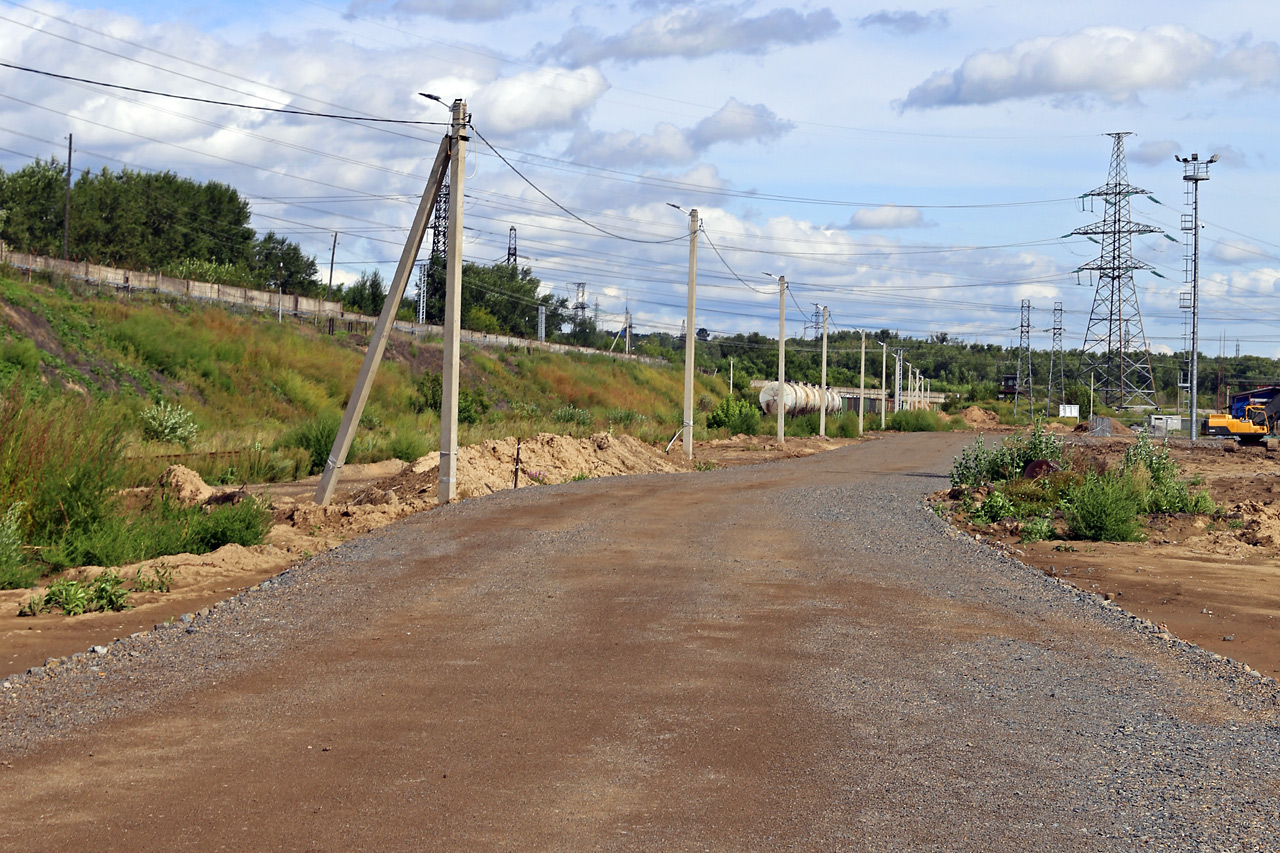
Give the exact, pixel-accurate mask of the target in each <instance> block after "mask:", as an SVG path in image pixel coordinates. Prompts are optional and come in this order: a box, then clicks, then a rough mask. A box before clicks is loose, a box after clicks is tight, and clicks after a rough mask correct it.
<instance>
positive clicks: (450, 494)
mask: <svg viewBox="0 0 1280 853" xmlns="http://www.w3.org/2000/svg"><path fill="white" fill-rule="evenodd" d="M466 124H467V102H466V101H464V100H462V99H461V98H459V99H457V100H456V101H454V102H453V128H452V130H451V131H450V139H451V145H452V148H453V154H452V156H451V157H450V158H449V240H448V243H447V247H446V252H447V253H448V254H447V260H446V265H445V291H444V368H443V373H444V375H443V376H442V377H441V379H442V381H441V383H440V384H441V388H440V481H439V483H438V485H437V486H436V500H437V501H438V502H439V503H442V504H447V503H449V501H451V500H453V499H454V498H456V497H457V496H458V480H457V472H458V368H459V358H460V355H461V353H460V352H459V350H460V349H461V346H462V180H463V178H464V177H465V175H466V172H467V169H466V159H467V136H466V134H464V133H463V130H464V129H465V128H466Z"/></svg>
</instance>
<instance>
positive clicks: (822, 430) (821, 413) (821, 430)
mask: <svg viewBox="0 0 1280 853" xmlns="http://www.w3.org/2000/svg"><path fill="white" fill-rule="evenodd" d="M827 316H828V314H827V306H825V305H823V306H822V408H821V409H819V410H818V435H820V436H822V437H823V438H826V437H827Z"/></svg>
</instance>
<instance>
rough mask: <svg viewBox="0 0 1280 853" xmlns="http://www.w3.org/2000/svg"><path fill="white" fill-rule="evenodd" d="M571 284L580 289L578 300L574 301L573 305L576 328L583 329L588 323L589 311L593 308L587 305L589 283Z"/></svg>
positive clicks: (577, 282)
mask: <svg viewBox="0 0 1280 853" xmlns="http://www.w3.org/2000/svg"><path fill="white" fill-rule="evenodd" d="M571 284H572V285H573V286H574V287H576V288H577V289H578V298H577V299H575V300H574V302H573V305H572V306H571V307H572V308H573V323H574V326H575V327H577V328H579V329H581V328H582V327H583V325H584V324H585V323H586V322H587V309H588V308H589V307H591V306H589V305H588V304H587V283H586V282H585V281H575V282H571Z"/></svg>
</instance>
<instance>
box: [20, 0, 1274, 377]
mask: <svg viewBox="0 0 1280 853" xmlns="http://www.w3.org/2000/svg"><path fill="white" fill-rule="evenodd" d="M1277 39H1280V6H1278V5H1275V4H1270V3H1261V2H1258V0H1251V2H1236V0H1220V1H1219V2H1215V3H1203V2H1199V3H1190V2H1182V0H1161V2H1153V0H1132V2H1128V3H1116V2H1114V0H1107V2H1100V0H1078V2H1075V3H1070V4H1066V3H1052V4H1051V3H1026V2H1019V3H1015V2H1007V0H988V2H980V3H979V2H968V0H960V2H953V3H950V4H948V5H945V6H937V7H934V6H928V5H924V6H909V5H906V6H896V5H895V6H881V5H878V3H852V2H848V3H832V4H830V5H823V4H822V3H820V2H809V3H799V4H793V5H784V4H781V3H778V2H775V0H762V2H752V0H743V2H720V0H704V2H701V3H683V2H673V0H631V2H618V3H612V4H609V3H592V4H578V3H573V2H560V1H559V0H346V2H343V0H318V1H317V2H312V0H283V1H282V2H279V3H273V4H263V3H252V4H250V3H242V2H232V3H220V4H207V3H201V4H193V3H187V2H185V0H169V2H164V3H160V2H152V0H137V2H127V0H120V2H114V3H111V4H109V5H108V6H105V7H104V6H98V5H95V4H91V3H77V2H70V3H67V2H59V3H55V2H9V0H0V62H5V63H9V64H12V65H18V66H23V67H26V68H31V69H37V70H42V71H52V72H56V73H60V74H65V75H70V76H75V77H82V78H87V79H91V80H96V81H103V82H108V83H115V84H120V85H125V86H132V87H137V88H142V89H149V90H154V91H156V92H164V93H170V94H180V95H187V96H195V97H201V98H206V99H211V100H216V101H227V102H232V103H235V104H245V105H258V106H286V107H289V108H292V109H297V110H303V111H312V112H324V113H332V114H341V115H362V116H373V117H381V118H392V119H403V120H411V121H420V122H445V121H447V119H448V112H447V110H446V109H444V108H443V107H442V106H441V105H439V104H436V103H432V102H430V101H428V100H426V99H424V98H422V97H420V96H419V95H418V94H417V93H419V92H431V93H434V94H436V95H439V96H440V97H442V98H443V99H444V100H446V101H451V100H453V99H454V98H465V99H466V100H467V102H468V107H469V109H470V111H471V113H472V116H473V123H474V127H475V129H476V131H477V132H478V135H477V136H476V137H473V139H472V143H471V147H470V151H469V157H468V174H467V179H466V209H465V216H464V222H465V229H466V230H465V241H466V242H465V252H466V255H467V258H468V259H470V260H475V261H480V262H491V261H496V260H501V259H504V258H505V256H506V251H507V240H508V229H509V228H510V226H513V225H514V226H516V228H517V233H518V243H519V253H520V256H521V260H522V263H523V264H527V265H528V266H530V267H532V269H533V271H534V273H535V274H536V275H537V276H538V277H539V278H541V279H542V281H543V282H544V283H545V284H546V285H548V286H550V287H553V288H555V289H556V290H557V292H559V293H561V294H565V295H568V294H569V292H570V291H569V288H571V287H572V285H571V283H572V282H579V281H582V282H586V283H587V293H588V299H589V301H591V302H592V303H594V302H595V301H596V300H597V299H598V300H599V304H600V309H601V323H602V325H604V326H606V327H609V326H613V327H614V328H616V327H617V324H618V320H617V319H616V317H617V315H620V314H621V312H622V311H623V310H625V308H626V307H628V306H629V307H630V309H631V311H632V314H633V315H634V319H635V323H636V328H637V330H638V331H651V330H667V331H679V329H680V325H681V322H682V319H683V316H684V298H685V279H686V264H687V257H688V248H687V242H686V241H684V240H682V239H680V238H681V235H682V234H687V229H688V219H687V216H686V214H685V213H683V212H681V211H680V210H676V209H673V208H672V207H670V206H668V205H669V204H674V205H679V206H680V207H681V208H684V209H685V210H688V209H690V208H695V207H696V208H697V209H698V210H699V212H700V214H701V216H702V219H703V222H704V226H705V235H704V236H703V237H702V239H701V241H700V246H699V263H700V269H699V290H698V296H699V306H698V307H699V310H698V325H699V326H705V327H707V328H709V329H711V330H712V331H713V332H717V333H730V332H738V331H744V332H745V331H761V332H764V333H767V334H776V329H777V296H776V293H777V291H776V286H775V285H774V284H773V282H772V281H771V280H770V279H768V278H766V277H765V276H764V275H763V273H765V272H771V273H774V274H782V275H785V276H786V277H787V279H788V281H789V282H790V284H791V289H792V297H793V299H792V300H789V302H788V308H789V313H790V320H789V326H788V331H789V332H790V333H791V334H796V335H798V334H800V333H801V331H802V329H803V323H804V320H803V318H802V317H801V311H800V310H799V307H802V308H803V309H804V310H805V311H806V312H811V311H812V310H813V304H814V303H819V304H825V305H827V306H829V307H830V310H831V314H832V319H833V322H834V323H835V324H836V325H837V327H838V328H844V329H853V328H867V329H870V330H876V329H880V328H885V327H888V328H893V329H897V330H899V331H901V332H902V333H903V334H909V335H914V336H925V335H928V334H931V333H934V332H940V331H945V332H948V333H949V334H950V335H951V336H952V337H959V338H962V339H965V340H980V341H987V342H997V343H1003V344H1008V343H1010V341H1013V342H1015V343H1016V340H1017V327H1018V318H1019V303H1020V300H1022V299H1030V300H1031V304H1032V307H1033V316H1032V325H1033V327H1034V328H1035V329H1036V332H1035V336H1034V339H1033V343H1034V345H1035V346H1037V347H1043V348H1047V347H1048V346H1049V341H1050V336H1049V332H1048V329H1049V327H1050V326H1051V324H1052V318H1051V311H1052V307H1053V303H1054V302H1055V301H1061V302H1063V303H1064V306H1065V319H1064V327H1065V334H1064V339H1065V343H1066V345H1067V346H1068V347H1079V346H1080V344H1081V342H1082V340H1083V337H1084V331H1085V326H1086V323H1087V321H1088V317H1089V313H1090V307H1091V304H1092V301H1093V296H1094V288H1093V286H1092V284H1091V282H1090V280H1089V277H1088V274H1087V273H1085V274H1080V275H1077V274H1076V273H1075V272H1074V270H1076V269H1077V268H1079V267H1080V266H1081V265H1082V264H1085V263H1087V262H1089V261H1090V260H1091V259H1096V257H1097V254H1098V252H1099V247H1098V246H1097V245H1095V244H1094V243H1092V242H1089V241H1088V240H1087V239H1085V238H1083V237H1064V236H1063V235H1067V234H1069V232H1071V231H1072V230H1073V229H1076V228H1080V227H1082V226H1086V225H1088V224H1090V223H1092V222H1094V221H1096V220H1098V219H1100V218H1101V216H1102V213H1103V211H1102V205H1101V204H1100V203H1098V204H1094V205H1093V207H1092V209H1090V206H1089V204H1088V203H1087V202H1085V203H1084V204H1083V209H1082V200H1081V198H1080V196H1081V195H1082V194H1083V193H1086V192H1088V191H1090V190H1092V189H1094V188H1096V187H1098V186H1100V185H1102V184H1104V183H1105V182H1106V180H1107V169H1108V165H1109V161H1110V157H1111V153H1112V140H1111V138H1110V137H1108V136H1106V135H1105V134H1107V133H1111V132H1119V131H1128V132H1131V133H1132V134H1133V135H1132V136H1129V137H1127V138H1126V139H1125V145H1126V151H1127V153H1128V170H1129V180H1130V181H1131V182H1132V183H1133V184H1136V185H1137V186H1139V187H1142V188H1143V189H1145V190H1147V191H1148V192H1149V194H1150V197H1148V196H1137V197H1135V199H1134V201H1133V205H1132V206H1133V211H1132V212H1133V216H1134V218H1135V219H1138V220H1140V221H1143V222H1147V223H1149V224H1152V225H1154V226H1157V227H1159V228H1160V229H1162V230H1163V231H1165V232H1168V234H1169V235H1171V236H1172V237H1174V238H1176V242H1175V241H1171V240H1169V239H1166V238H1165V237H1164V236H1163V235H1162V234H1160V233H1157V234H1153V235H1150V236H1146V237H1142V238H1138V239H1136V240H1135V241H1134V249H1135V254H1136V255H1137V257H1138V258H1139V259H1140V260H1142V261H1144V262H1146V263H1148V264H1150V265H1151V266H1152V267H1154V269H1155V271H1156V272H1158V273H1160V274H1161V275H1162V276H1164V278H1160V277H1157V276H1155V275H1153V274H1151V273H1149V272H1143V273H1139V274H1138V276H1137V283H1138V290H1139V300H1140V304H1141V308H1142V316H1143V321H1144V326H1145V331H1146V334H1147V337H1148V339H1149V340H1150V342H1151V345H1152V347H1153V348H1155V349H1173V350H1179V349H1182V348H1183V346H1184V344H1183V312H1181V311H1180V310H1179V298H1178V294H1179V292H1180V291H1183V290H1187V289H1189V288H1188V286H1187V285H1186V284H1184V275H1183V258H1182V255H1183V251H1184V250H1183V246H1182V234H1181V233H1180V231H1179V227H1180V217H1181V215H1182V214H1183V213H1186V212H1188V211H1189V208H1187V207H1184V193H1183V189H1184V182H1183V181H1182V167H1181V166H1180V164H1178V163H1177V162H1175V161H1174V155H1175V154H1182V155H1188V154H1191V153H1193V152H1195V153H1198V154H1199V155H1200V156H1201V158H1207V157H1208V156H1210V155H1211V154H1218V155H1219V156H1220V160H1219V162H1217V163H1216V164H1214V166H1213V167H1212V172H1211V180H1210V181H1209V182H1208V183H1206V184H1203V185H1202V187H1201V189H1202V193H1201V221H1202V223H1203V229H1202V232H1201V234H1202V238H1201V258H1202V260H1201V279H1202V319H1201V339H1202V351H1203V352H1206V353H1208V354H1211V355H1213V354H1217V352H1218V349H1219V345H1220V344H1219V341H1220V337H1221V336H1222V335H1225V336H1226V339H1227V344H1226V346H1227V349H1228V351H1231V352H1234V349H1235V346H1236V343H1237V342H1239V345H1240V349H1241V351H1242V352H1246V353H1256V354H1264V355H1275V354H1277V353H1278V352H1280V298H1278V297H1280V288H1278V287H1277V280H1278V278H1280V230H1278V229H1277V226H1278V225H1280V215H1278V214H1277V213H1276V212H1275V207H1276V205H1275V199H1276V198H1277V197H1280V192H1277V191H1280V174H1278V173H1277V169H1280V150H1278V146H1280V133H1277V124H1278V123H1280V118H1278V117H1277V116H1278V115H1280V111H1277V109H1276V105H1277V95H1278V94H1280V46H1278V45H1277ZM441 132H442V128H441V127H440V126H438V125H433V124H422V125H395V124H371V123H362V122H356V121H346V120H341V119H332V118H316V117H311V116H297V115H285V114H279V113H269V112H261V111H252V110H247V109H241V108H238V107H229V106H219V105H212V104H203V103H195V102H191V101H180V100H175V99H170V98H164V97H160V96H157V95H148V94H138V93H131V92H124V91H120V90H110V89H104V88H101V87H97V86H93V85H86V84H82V83H73V82H66V81H60V80H55V79H51V78H49V77H44V76H40V75H36V74H33V73H30V72H26V71H19V70H13V69H9V68H0V166H3V168H5V169H7V170H12V169H15V168H20V167H21V166H22V165H23V164H25V163H27V162H30V160H31V159H33V158H35V157H42V158H46V159H47V158H49V157H50V156H52V155H57V156H59V157H60V158H61V157H65V150H66V137H67V134H68V133H72V134H74V142H75V154H74V158H73V163H74V165H75V167H76V168H77V169H80V168H90V169H95V170H96V169H100V168H101V167H102V166H104V165H107V166H111V167H112V168H119V167H120V166H121V165H128V166H129V167H130V168H135V169H146V170H171V171H174V172H177V173H179V174H183V175H187V176H190V177H194V178H197V179H201V180H219V181H224V182H226V183H229V184H231V185H233V186H235V187H236V188H237V189H239V190H240V191H241V193H242V194H243V195H245V196H246V197H248V198H250V199H251V200H252V205H253V211H254V225H255V227H257V228H258V230H259V231H266V230H267V229H274V230H276V231H277V232H279V233H284V234H287V235H288V236H289V237H291V238H292V239H295V240H297V241H299V242H300V243H301V244H302V246H303V247H304V248H305V249H306V250H307V251H308V252H312V253H314V254H315V255H316V256H317V259H318V260H319V261H320V263H321V267H322V268H325V269H326V272H327V266H328V260H329V248H330V245H331V242H332V239H333V234H334V233H337V234H338V248H337V266H336V273H335V279H336V280H337V281H339V282H342V281H350V280H352V279H354V278H355V276H357V275H358V274H359V273H360V272H361V271H362V270H365V269H371V268H373V267H374V266H380V268H381V269H382V270H383V272H384V274H385V275H388V276H389V275H390V273H391V272H392V270H393V269H394V266H395V264H394V261H395V259H396V258H397V257H398V256H399V251H400V246H401V245H402V243H403V239H404V234H405V229H406V226H407V224H408V223H409V221H410V220H411V218H412V215H413V209H414V204H415V203H416V198H417V196H418V195H419V194H420V193H421V191H422V185H423V182H424V181H425V178H426V173H427V171H428V170H429V168H430V158H431V157H432V156H433V154H434V150H435V148H436V146H437V144H438V141H439V137H440V134H441ZM481 136H482V137H483V138H484V139H485V140H487V143H488V144H486V143H485V142H482V141H481V139H480V137H481ZM490 145H491V146H492V147H490ZM499 153H500V154H501V158H500V157H499V156H498V154H499ZM502 158H505V162H504V159H502ZM517 170H518V173H517ZM521 175H523V177H521ZM566 210H567V211H569V212H570V213H571V214H572V215H570V213H566ZM712 246H714V247H715V248H716V249H718V250H719V253H720V255H722V256H723V260H722V259H721V257H719V256H717V254H716V252H715V250H713V249H712ZM797 306H799V307H797Z"/></svg>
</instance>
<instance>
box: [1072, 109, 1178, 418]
mask: <svg viewBox="0 0 1280 853" xmlns="http://www.w3.org/2000/svg"><path fill="white" fill-rule="evenodd" d="M1107 135H1108V136H1110V137H1111V138H1112V139H1113V140H1114V144H1113V146H1112V149H1111V168H1110V171H1109V172H1108V174H1107V182H1106V184H1104V185H1103V186H1101V187H1098V188H1097V189H1095V190H1091V191H1090V192H1087V193H1085V194H1084V195H1083V196H1081V198H1082V199H1083V198H1100V199H1102V201H1103V205H1104V207H1105V210H1104V211H1103V218H1102V220H1101V221H1099V222H1095V223H1093V224H1092V225H1086V226H1084V227H1082V228H1077V229H1076V230H1074V231H1072V232H1071V233H1072V234H1073V235H1074V234H1078V235H1081V236H1086V237H1088V236H1098V237H1101V238H1102V254H1101V255H1100V256H1099V258H1098V260H1096V261H1091V262H1089V263H1087V264H1084V265H1083V266H1081V267H1080V269H1079V270H1077V272H1079V271H1080V270H1091V271H1095V272H1097V273H1098V287H1097V290H1096V291H1095V293H1094V297H1093V309H1092V310H1091V311H1090V312H1089V326H1088V328H1087V330H1086V331H1085V335H1084V347H1083V353H1082V359H1081V365H1080V369H1081V372H1082V374H1092V376H1093V382H1094V383H1095V388H1096V389H1097V392H1098V393H1099V394H1100V395H1101V397H1102V400H1103V402H1104V403H1105V404H1106V405H1108V406H1112V407H1115V408H1128V407H1132V406H1151V405H1154V400H1153V398H1154V396H1155V381H1154V379H1153V378H1152V375H1151V357H1150V354H1149V353H1148V349H1147V338H1146V335H1145V334H1143V331H1142V314H1141V312H1139V310H1138V290H1137V287H1136V286H1135V285H1134V283H1133V273H1134V270H1149V269H1151V267H1150V266H1149V265H1147V264H1144V263H1142V262H1141V261H1139V260H1136V259H1135V258H1134V257H1133V251H1132V248H1133V235H1135V234H1151V233H1153V232H1156V231H1159V230H1160V229H1158V228H1155V227H1153V226H1151V225H1146V224H1143V223H1141V222H1134V221H1133V220H1131V219H1130V218H1129V198H1130V197H1131V196H1135V195H1146V194H1147V191H1146V190H1144V189H1140V188H1138V187H1135V186H1133V185H1132V184H1130V183H1129V179H1128V169H1127V167H1126V165H1125V157H1124V138H1125V137H1126V136H1128V135H1129V134H1128V133H1109V134H1107ZM1135 327H1136V328H1135ZM1083 378H1084V377H1083V375H1082V376H1081V379H1082V380H1083Z"/></svg>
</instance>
